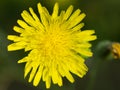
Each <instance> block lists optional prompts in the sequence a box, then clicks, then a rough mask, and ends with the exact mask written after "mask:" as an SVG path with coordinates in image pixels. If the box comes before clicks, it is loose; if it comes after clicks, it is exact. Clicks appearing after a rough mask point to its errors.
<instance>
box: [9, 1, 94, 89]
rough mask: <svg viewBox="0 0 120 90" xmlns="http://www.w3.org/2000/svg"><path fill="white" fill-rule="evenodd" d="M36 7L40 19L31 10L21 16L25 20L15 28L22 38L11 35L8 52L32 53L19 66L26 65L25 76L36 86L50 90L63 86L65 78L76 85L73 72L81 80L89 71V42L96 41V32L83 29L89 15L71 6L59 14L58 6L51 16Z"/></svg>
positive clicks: (42, 8) (19, 21)
mask: <svg viewBox="0 0 120 90" xmlns="http://www.w3.org/2000/svg"><path fill="white" fill-rule="evenodd" d="M37 7H38V12H39V14H40V17H38V16H37V15H36V14H35V12H34V11H33V9H32V8H31V7H30V8H29V11H30V13H29V12H28V11H26V10H24V11H23V12H22V13H21V16H22V18H23V20H18V21H17V23H18V24H19V26H14V28H13V29H14V31H16V32H17V33H19V34H20V35H19V36H17V35H8V39H9V40H12V41H13V42H14V43H12V44H10V45H8V51H14V50H20V49H25V51H30V52H29V54H28V56H26V57H24V58H23V59H21V60H19V61H18V63H26V65H25V70H24V72H25V73H24V77H26V76H27V75H28V74H30V77H29V80H28V81H29V82H32V81H33V85H34V86H38V84H39V82H40V81H41V80H43V81H44V82H45V83H46V88H50V85H51V82H53V84H58V85H59V86H62V85H63V81H62V77H66V78H67V79H68V80H69V81H70V82H71V83H73V82H74V78H73V76H72V74H71V73H73V74H75V75H77V76H79V77H81V78H82V77H83V76H84V75H85V74H86V72H87V71H88V68H87V66H86V65H85V59H84V57H91V56H92V52H91V49H90V47H91V46H92V45H91V44H90V43H89V41H93V40H95V39H96V35H93V34H94V33H95V31H94V30H81V28H82V27H83V26H84V23H81V21H82V20H83V19H84V17H85V16H86V15H85V13H81V10H80V9H77V10H76V11H74V12H73V6H72V5H70V6H69V7H68V9H67V10H66V11H64V10H62V11H61V12H60V14H59V6H58V3H55V5H54V8H53V13H52V15H50V14H49V12H48V10H47V9H46V8H45V7H43V6H42V5H41V4H40V3H38V4H37Z"/></svg>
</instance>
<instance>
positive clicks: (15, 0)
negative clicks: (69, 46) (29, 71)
mask: <svg viewBox="0 0 120 90" xmlns="http://www.w3.org/2000/svg"><path fill="white" fill-rule="evenodd" d="M56 1H57V2H59V3H60V10H61V9H66V8H67V7H68V6H69V5H70V4H72V5H74V8H75V9H77V8H80V9H81V10H82V12H85V13H86V15H87V16H86V18H85V19H84V21H83V22H85V27H84V28H83V29H95V31H96V34H97V36H98V39H97V40H96V41H95V42H93V51H94V52H95V53H96V51H95V46H96V45H97V43H98V42H100V41H102V40H110V41H118V42H120V39H119V36H120V25H119V24H120V23H119V21H120V0H63V1H60V0H0V64H1V65H0V90H37V89H39V90H40V87H41V86H38V87H33V86H32V85H31V84H29V83H27V79H26V80H24V79H23V71H24V65H23V64H17V61H18V60H19V59H21V58H22V57H23V56H25V55H26V54H25V53H23V51H15V52H7V45H8V44H9V43H11V42H10V41H8V40H7V35H8V34H16V33H15V32H14V31H13V30H12V28H13V26H14V25H17V23H16V22H17V19H21V16H20V14H21V12H22V11H23V10H28V8H29V7H30V6H31V7H32V8H33V9H34V10H35V11H36V12H37V3H38V2H41V3H42V5H44V6H46V7H47V8H48V10H49V11H50V12H52V8H53V5H54V3H55V2H56ZM75 9H74V10H75ZM87 62H88V66H89V67H90V68H89V70H90V71H91V69H92V68H91V66H90V65H89V63H93V62H94V58H92V60H89V61H87ZM93 67H94V66H93ZM119 69H120V61H112V62H107V61H103V62H102V64H101V66H100V68H99V70H98V73H97V80H96V83H95V85H94V89H93V90H120V86H119V83H118V82H120V77H119V76H120V72H119ZM89 74H90V73H89V72H88V73H87V75H86V76H85V77H84V78H83V79H80V78H77V77H76V82H75V88H76V89H75V90H86V86H87V83H88V80H89ZM13 84H14V85H13ZM21 85H22V86H23V87H22V86H21ZM69 85H71V84H68V86H69ZM2 87H3V88H4V87H6V88H4V89H3V88H2ZM7 87H8V88H7ZM13 87H14V88H13ZM20 87H21V88H20ZM43 87H44V86H43ZM30 88H31V89H30ZM54 88H55V87H53V89H54ZM41 90H42V89H41ZM61 90H62V88H61Z"/></svg>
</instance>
